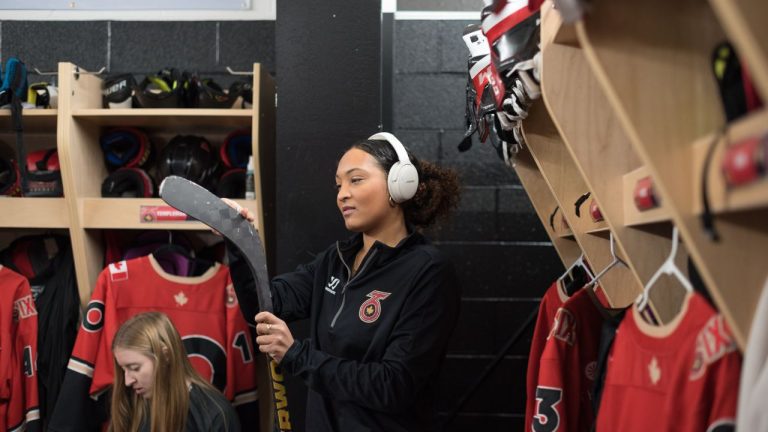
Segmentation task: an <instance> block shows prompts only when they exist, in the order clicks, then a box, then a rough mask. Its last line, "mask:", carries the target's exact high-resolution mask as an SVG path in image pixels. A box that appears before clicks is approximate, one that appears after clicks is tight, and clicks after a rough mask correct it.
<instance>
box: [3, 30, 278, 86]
mask: <svg viewBox="0 0 768 432" xmlns="http://www.w3.org/2000/svg"><path fill="white" fill-rule="evenodd" d="M0 37H1V38H2V43H1V44H0V59H1V60H2V61H3V62H5V60H7V59H8V58H9V57H11V56H16V57H19V58H20V59H21V60H23V61H24V62H25V63H26V64H27V66H28V68H29V70H30V73H31V75H30V82H35V81H37V80H50V79H51V78H50V77H39V76H36V74H34V72H33V68H38V69H39V70H40V71H43V72H55V71H57V70H58V66H57V64H58V63H59V62H61V61H69V62H72V63H74V64H76V65H78V66H80V67H82V68H84V69H86V70H89V71H96V70H99V69H101V68H102V67H106V68H107V70H106V72H105V73H118V72H130V73H134V74H135V76H136V79H137V80H141V79H143V77H144V75H145V74H148V73H155V72H157V71H158V70H160V69H161V68H164V67H169V66H171V67H176V68H179V69H184V70H188V71H190V72H198V73H200V74H203V75H204V76H205V77H212V78H213V79H214V80H216V81H217V82H222V83H223V84H227V83H228V82H230V81H231V80H233V79H234V77H233V76H232V75H230V74H229V73H228V72H227V70H226V67H227V66H229V67H231V68H232V69H233V70H236V71H251V70H253V63H254V62H260V63H262V64H264V66H265V67H266V68H267V70H268V71H270V72H272V73H273V74H274V72H275V22H274V21H184V22H167V21H162V22H159V21H158V22H154V21H0Z"/></svg>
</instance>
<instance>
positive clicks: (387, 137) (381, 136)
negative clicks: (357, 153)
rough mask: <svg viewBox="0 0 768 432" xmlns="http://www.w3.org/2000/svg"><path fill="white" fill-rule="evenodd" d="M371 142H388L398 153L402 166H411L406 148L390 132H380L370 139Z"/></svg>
mask: <svg viewBox="0 0 768 432" xmlns="http://www.w3.org/2000/svg"><path fill="white" fill-rule="evenodd" d="M368 139H369V140H384V141H387V142H388V143H389V144H390V145H392V148H394V149H395V152H396V153H397V158H398V159H399V160H400V163H402V164H410V163H411V160H410V159H409V158H408V152H407V151H405V146H404V145H403V143H401V142H400V140H399V139H397V138H396V137H395V136H394V135H392V134H391V133H389V132H379V133H375V134H373V135H371V136H370V137H368Z"/></svg>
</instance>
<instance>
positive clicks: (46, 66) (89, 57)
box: [2, 21, 109, 72]
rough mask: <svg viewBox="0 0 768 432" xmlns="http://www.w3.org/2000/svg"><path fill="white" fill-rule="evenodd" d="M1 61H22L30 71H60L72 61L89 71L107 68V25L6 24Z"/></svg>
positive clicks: (104, 22) (7, 22)
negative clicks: (17, 59) (11, 59)
mask: <svg viewBox="0 0 768 432" xmlns="http://www.w3.org/2000/svg"><path fill="white" fill-rule="evenodd" d="M2 24H3V26H2V41H3V42H2V56H3V58H2V61H3V63H5V61H6V60H8V58H9V57H13V56H16V57H19V58H20V59H21V60H22V61H24V62H25V63H26V64H27V66H28V67H29V68H30V70H31V68H34V67H36V68H38V69H40V70H41V71H43V72H55V71H57V70H58V62H60V61H71V62H73V63H75V64H77V65H78V66H81V67H83V68H85V69H86V70H99V69H101V68H102V67H103V66H107V51H108V49H109V44H108V41H107V25H108V23H107V22H106V21H44V22H40V21H3V23H2Z"/></svg>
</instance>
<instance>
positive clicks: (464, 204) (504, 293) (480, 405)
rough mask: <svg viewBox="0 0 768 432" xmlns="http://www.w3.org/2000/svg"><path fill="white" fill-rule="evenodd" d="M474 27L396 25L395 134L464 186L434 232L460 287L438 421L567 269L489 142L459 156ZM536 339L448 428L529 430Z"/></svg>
mask: <svg viewBox="0 0 768 432" xmlns="http://www.w3.org/2000/svg"><path fill="white" fill-rule="evenodd" d="M401 3H402V2H401ZM465 3H466V2H465ZM458 7H465V5H464V6H462V5H459V6H458ZM478 10H479V8H478ZM478 15H479V13H478ZM470 23H472V22H471V21H451V20H444V21H439V20H399V21H395V25H394V43H393V46H394V54H393V57H394V60H393V64H394V79H393V89H394V95H393V113H392V114H393V117H392V118H393V123H394V129H395V132H396V134H397V135H398V136H399V137H400V139H401V140H402V141H403V142H404V143H406V145H409V146H410V147H411V149H412V151H414V152H415V153H416V154H417V155H419V156H421V157H423V158H425V159H428V160H431V161H433V162H437V163H438V164H440V165H443V166H447V167H451V168H454V169H456V170H457V171H458V173H459V175H460V176H461V179H462V182H463V185H464V191H463V195H462V200H461V204H460V207H459V209H458V212H457V213H456V214H455V216H454V217H453V219H452V221H451V222H450V223H449V224H447V226H445V227H443V228H442V229H440V230H433V232H432V233H431V234H432V235H431V237H432V238H433V240H434V241H435V242H436V243H437V244H439V246H440V248H441V249H442V250H444V251H445V252H446V253H447V254H448V255H449V256H450V257H451V258H452V259H453V261H454V262H455V264H456V266H457V268H458V272H459V275H460V276H459V277H460V278H461V283H462V287H463V296H462V305H461V315H460V318H459V322H458V324H457V329H456V331H455V333H454V335H453V337H452V340H451V344H450V348H449V352H448V355H447V358H446V360H445V365H444V368H443V373H442V378H441V380H440V385H441V391H440V395H441V397H440V400H439V406H438V408H439V411H440V412H441V418H440V419H441V420H442V419H445V416H446V415H447V413H448V412H449V411H450V410H451V409H452V408H453V406H454V404H455V403H456V401H457V400H458V399H459V398H460V397H461V396H462V395H463V394H464V392H465V391H466V390H467V388H468V387H469V386H470V385H471V384H472V383H473V382H474V381H475V379H476V376H477V375H478V374H480V373H482V372H483V370H484V369H485V367H486V365H488V364H489V363H490V362H491V360H492V359H493V357H494V356H495V354H496V353H497V352H498V351H499V350H500V349H501V347H502V346H503V345H504V344H505V343H506V342H507V340H508V338H509V337H510V336H511V335H512V334H513V333H515V331H516V330H517V328H518V327H519V326H520V324H521V323H522V322H523V321H524V320H525V319H526V318H527V316H528V315H529V314H530V311H532V310H533V309H535V308H538V304H539V301H540V298H541V296H542V295H543V293H544V291H545V289H546V288H547V286H548V285H549V283H550V282H551V281H552V280H553V279H555V278H556V277H557V276H559V274H560V272H562V265H561V263H560V261H559V259H558V258H557V254H556V253H555V251H554V249H553V247H552V245H551V243H550V242H549V239H548V237H547V234H546V232H545V231H544V229H543V227H542V226H541V223H540V222H539V220H538V218H537V216H536V214H535V212H534V210H533V208H532V206H531V204H530V201H529V200H528V197H527V195H526V193H525V191H524V190H523V188H522V186H520V181H519V180H518V178H517V176H516V175H515V173H514V171H513V170H511V169H509V168H507V166H506V165H504V163H503V162H502V161H501V159H499V158H498V156H497V155H496V153H495V150H494V149H493V147H492V146H491V145H490V143H489V142H486V143H480V142H478V140H477V139H476V138H475V141H474V143H473V145H472V148H471V149H470V150H469V151H467V152H465V153H460V152H459V151H458V150H457V145H458V144H459V142H460V141H461V139H462V137H463V134H464V129H463V127H464V106H463V102H464V100H465V86H466V80H467V78H466V70H467V69H466V68H467V49H466V47H465V46H464V42H463V41H462V39H461V35H462V31H463V29H464V27H465V26H466V25H468V24H470ZM531 336H532V328H530V329H529V330H528V331H527V332H526V333H525V335H524V337H522V338H521V339H520V340H519V341H518V342H517V343H516V344H515V346H514V347H513V348H512V349H511V350H510V351H509V353H508V354H507V355H506V356H505V357H504V360H503V361H502V362H501V364H500V365H499V366H498V367H497V369H496V370H495V371H494V372H493V373H492V374H491V376H490V377H489V379H488V380H487V381H486V382H485V383H484V384H483V385H482V386H481V387H480V389H479V391H478V392H477V393H476V394H475V396H474V397H472V398H471V399H470V400H469V401H468V403H467V404H466V406H465V407H464V408H463V410H462V411H461V412H460V413H459V415H458V416H457V417H456V418H455V419H454V420H453V422H452V423H451V424H450V426H449V428H448V429H447V430H450V431H472V430H489V431H501V430H523V414H524V412H525V378H526V369H527V361H528V350H529V348H530V343H531Z"/></svg>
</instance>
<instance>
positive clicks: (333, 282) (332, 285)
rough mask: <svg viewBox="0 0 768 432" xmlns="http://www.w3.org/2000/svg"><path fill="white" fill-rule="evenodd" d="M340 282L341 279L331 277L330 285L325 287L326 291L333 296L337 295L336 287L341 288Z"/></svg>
mask: <svg viewBox="0 0 768 432" xmlns="http://www.w3.org/2000/svg"><path fill="white" fill-rule="evenodd" d="M339 282H340V281H339V278H337V277H334V276H331V280H329V281H328V284H327V285H325V290H326V291H328V292H329V293H331V294H333V295H336V287H337V286H339Z"/></svg>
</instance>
